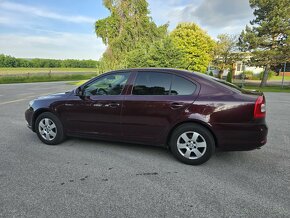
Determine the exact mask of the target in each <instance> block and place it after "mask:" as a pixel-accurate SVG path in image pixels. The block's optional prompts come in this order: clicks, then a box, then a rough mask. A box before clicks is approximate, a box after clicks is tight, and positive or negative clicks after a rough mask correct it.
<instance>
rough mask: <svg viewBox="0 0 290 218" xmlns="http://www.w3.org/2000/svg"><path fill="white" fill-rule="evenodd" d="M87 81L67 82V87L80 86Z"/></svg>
mask: <svg viewBox="0 0 290 218" xmlns="http://www.w3.org/2000/svg"><path fill="white" fill-rule="evenodd" d="M86 81H88V80H81V81H73V82H68V84H69V85H75V86H80V85H82V84H84V83H85V82H86Z"/></svg>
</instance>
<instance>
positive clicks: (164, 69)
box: [111, 67, 204, 79]
mask: <svg viewBox="0 0 290 218" xmlns="http://www.w3.org/2000/svg"><path fill="white" fill-rule="evenodd" d="M152 70H154V71H159V72H173V73H178V74H182V75H185V76H190V77H192V76H197V77H199V78H202V79H203V78H204V77H203V76H201V73H198V72H194V71H189V70H184V69H175V68H155V67H146V68H128V69H120V70H113V71H111V72H124V71H138V72H150V71H152Z"/></svg>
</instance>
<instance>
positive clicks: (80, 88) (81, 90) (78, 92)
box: [75, 87, 83, 96]
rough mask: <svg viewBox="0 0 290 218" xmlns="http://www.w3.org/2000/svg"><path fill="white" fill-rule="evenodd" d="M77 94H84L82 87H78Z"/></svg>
mask: <svg viewBox="0 0 290 218" xmlns="http://www.w3.org/2000/svg"><path fill="white" fill-rule="evenodd" d="M75 94H76V96H83V89H82V87H78V88H77V89H76V91H75Z"/></svg>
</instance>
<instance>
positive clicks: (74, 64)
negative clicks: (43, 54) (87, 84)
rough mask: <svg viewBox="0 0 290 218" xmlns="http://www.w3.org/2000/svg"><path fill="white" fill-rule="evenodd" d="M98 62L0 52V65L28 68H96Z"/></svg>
mask: <svg viewBox="0 0 290 218" xmlns="http://www.w3.org/2000/svg"><path fill="white" fill-rule="evenodd" d="M98 64H99V62H98V61H94V60H75V59H66V60H58V59H42V58H34V59H23V58H15V57H12V56H9V55H4V54H0V67H29V68H96V67H98Z"/></svg>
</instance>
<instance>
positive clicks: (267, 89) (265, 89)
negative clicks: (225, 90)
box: [244, 86, 290, 92]
mask: <svg viewBox="0 0 290 218" xmlns="http://www.w3.org/2000/svg"><path fill="white" fill-rule="evenodd" d="M244 89H248V90H258V91H261V92H290V86H284V88H282V87H281V86H266V87H263V88H261V87H259V86H245V87H244Z"/></svg>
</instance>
